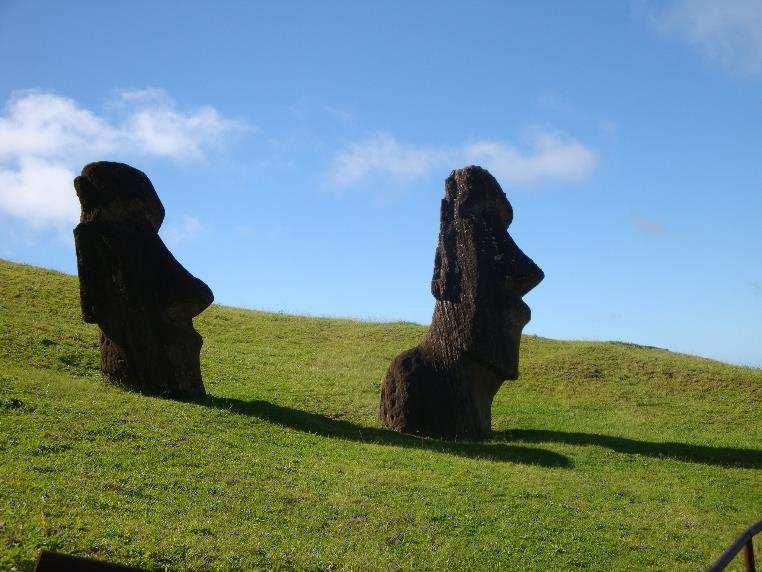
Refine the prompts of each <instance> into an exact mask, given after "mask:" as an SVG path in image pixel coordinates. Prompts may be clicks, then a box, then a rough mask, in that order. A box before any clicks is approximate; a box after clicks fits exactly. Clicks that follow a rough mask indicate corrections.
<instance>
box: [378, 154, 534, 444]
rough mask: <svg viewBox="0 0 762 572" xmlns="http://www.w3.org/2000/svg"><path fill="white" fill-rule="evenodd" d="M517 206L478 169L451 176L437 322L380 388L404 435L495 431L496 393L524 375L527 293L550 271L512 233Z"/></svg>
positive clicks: (387, 414) (438, 261)
mask: <svg viewBox="0 0 762 572" xmlns="http://www.w3.org/2000/svg"><path fill="white" fill-rule="evenodd" d="M512 220H513V209H512V208H511V205H510V203H509V202H508V199H506V197H505V193H503V191H502V189H501V188H500V185H498V183H497V181H496V180H495V178H494V177H493V176H492V175H490V174H489V172H487V171H486V170H485V169H482V168H480V167H474V166H472V167H466V168H464V169H459V170H456V171H453V172H452V174H451V175H450V177H448V179H447V181H446V182H445V197H444V199H443V200H442V206H441V222H440V224H441V226H440V230H439V243H438V245H437V252H436V258H435V261H434V276H433V278H432V281H431V291H432V293H433V295H434V297H435V298H436V306H435V309H434V316H433V318H432V323H431V327H430V328H429V331H428V333H427V335H426V337H425V338H424V340H423V341H422V342H421V343H420V344H419V345H418V346H416V347H414V348H412V349H410V350H407V351H405V352H403V353H401V354H399V355H398V356H397V357H395V358H394V359H393V360H392V362H391V364H390V365H389V370H388V372H387V374H386V378H385V379H384V381H383V384H382V387H381V406H380V409H379V419H380V420H381V422H382V423H384V424H385V425H387V426H389V427H391V428H393V429H396V430H398V431H402V432H404V433H415V434H420V435H426V436H431V437H440V438H445V439H479V438H482V437H486V436H487V435H489V433H490V424H491V409H492V400H493V398H494V396H495V394H496V393H497V390H498V389H499V388H500V386H501V385H502V383H503V381H504V380H506V379H516V378H517V377H518V362H519V341H520V339H521V330H522V329H523V327H524V326H525V325H526V323H527V322H528V321H529V317H530V311H529V307H528V306H527V305H526V304H525V303H524V302H523V301H522V299H521V298H522V297H523V296H524V295H525V294H526V293H527V292H529V291H530V290H531V289H532V288H534V287H535V286H536V285H537V284H539V282H540V281H541V280H542V279H543V277H544V275H543V273H542V270H540V268H539V267H538V266H537V265H536V264H535V263H534V262H533V261H532V260H531V259H530V258H529V257H528V256H526V255H525V254H524V253H523V252H522V251H521V249H519V247H518V246H516V243H515V242H513V239H512V238H511V237H510V235H509V234H508V232H507V228H508V226H509V225H510V224H511V221H512Z"/></svg>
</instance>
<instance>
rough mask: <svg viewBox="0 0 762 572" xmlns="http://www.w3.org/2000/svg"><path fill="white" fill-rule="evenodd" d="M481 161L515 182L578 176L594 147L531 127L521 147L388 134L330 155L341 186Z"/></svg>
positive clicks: (588, 166)
mask: <svg viewBox="0 0 762 572" xmlns="http://www.w3.org/2000/svg"><path fill="white" fill-rule="evenodd" d="M471 163H475V164H479V165H481V166H482V167H484V168H486V169H489V170H490V171H491V172H492V173H493V174H494V175H495V176H496V177H497V178H499V179H501V180H505V181H507V182H509V183H513V184H516V185H532V184H538V183H545V182H570V181H580V180H582V179H584V178H585V177H587V176H588V175H589V174H590V173H591V172H592V171H593V170H594V169H595V167H596V165H597V163H598V156H597V155H596V153H595V152H594V151H592V150H591V149H589V148H587V147H586V146H585V145H583V144H582V143H580V142H579V141H577V140H576V139H574V138H572V137H569V136H567V135H564V134H561V133H557V132H552V131H548V130H545V129H534V130H532V131H531V132H530V134H529V136H528V137H527V140H526V142H525V145H524V146H518V145H516V144H513V143H509V142H506V141H500V140H481V141H475V142H470V143H464V144H462V145H460V146H457V147H442V146H433V145H414V144H410V143H405V142H402V141H399V140H398V139H397V138H395V137H393V136H392V135H390V134H388V133H377V134H375V135H372V136H370V137H367V138H364V139H361V140H359V141H355V142H353V143H350V144H349V145H347V146H346V147H345V148H344V149H342V150H341V151H339V152H338V153H337V154H336V156H335V157H334V159H333V162H332V164H331V169H330V180H331V182H332V184H333V185H334V186H335V187H338V188H344V187H348V186H351V185H355V184H359V183H362V182H363V181H364V180H366V179H369V178H372V177H374V176H379V175H380V176H385V177H388V178H389V179H391V180H392V181H393V182H397V183H404V182H410V181H412V180H415V179H419V178H421V177H423V176H425V175H428V174H430V173H431V171H432V170H434V169H448V168H450V169H451V168H453V167H460V166H463V165H465V164H471Z"/></svg>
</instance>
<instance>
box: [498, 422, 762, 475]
mask: <svg viewBox="0 0 762 572" xmlns="http://www.w3.org/2000/svg"><path fill="white" fill-rule="evenodd" d="M494 437H495V438H497V439H500V440H504V441H513V442H520V443H562V444H564V445H582V446H585V445H594V446H598V447H605V448H607V449H611V450H612V451H616V452H618V453H626V454H630V455H641V456H645V457H653V458H657V459H659V458H666V459H675V460H678V461H684V462H688V463H699V464H703V465H714V466H718V467H742V468H750V469H760V468H762V451H760V450H757V449H742V448H735V447H710V446H707V445H690V444H688V443H676V442H656V441H641V440H639V439H628V438H626V437H614V436H612V435H601V434H598V433H577V432H571V431H570V432H567V431H550V430H546V429H513V430H507V431H499V432H495V434H494Z"/></svg>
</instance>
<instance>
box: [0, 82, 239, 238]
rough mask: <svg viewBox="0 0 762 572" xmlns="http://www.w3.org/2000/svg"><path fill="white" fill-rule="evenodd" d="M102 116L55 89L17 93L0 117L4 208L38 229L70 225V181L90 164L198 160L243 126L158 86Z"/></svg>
mask: <svg viewBox="0 0 762 572" xmlns="http://www.w3.org/2000/svg"><path fill="white" fill-rule="evenodd" d="M108 107H109V109H110V111H109V112H108V113H103V114H98V113H96V112H94V111H91V110H89V109H86V108H84V107H82V106H80V105H79V104H77V102H75V101H74V100H72V99H69V98H66V97H62V96H60V95H58V94H55V93H45V92H20V93H15V94H13V95H12V96H11V98H10V100H9V101H8V102H7V104H6V106H5V110H4V113H3V114H2V115H0V211H2V212H4V213H6V214H8V215H11V216H12V217H15V218H17V219H20V220H21V221H23V222H26V223H28V224H30V225H32V226H34V227H41V226H46V225H52V226H59V227H64V226H69V225H71V223H72V222H74V221H75V220H76V217H77V213H78V212H79V208H78V204H77V201H76V197H75V194H74V189H73V186H72V179H73V178H74V176H75V173H76V172H78V171H79V170H80V169H81V167H82V166H83V165H84V164H85V163H88V162H90V161H96V160H102V159H109V158H110V157H109V155H112V156H113V155H118V156H119V157H122V158H124V157H127V158H131V157H137V158H141V157H158V158H166V159H172V160H178V161H185V160H198V159H202V158H203V157H205V155H206V153H207V152H208V151H209V150H210V149H212V148H215V147H217V146H219V145H221V144H222V143H223V142H224V141H225V139H226V138H227V137H228V136H229V135H231V134H234V133H236V132H240V131H242V130H244V129H245V128H246V126H245V125H244V124H243V123H241V122H239V121H235V120H231V119H228V118H225V117H223V116H222V115H221V114H220V113H219V112H218V111H217V110H216V109H214V108H212V107H209V106H204V107H200V108H198V109H192V110H183V109H180V108H179V106H178V105H177V103H176V102H175V101H174V100H173V99H172V98H171V97H170V96H169V94H167V93H166V92H165V91H163V90H160V89H157V88H148V89H143V90H126V91H121V92H118V93H117V97H116V101H115V102H112V104H111V105H109V106H108Z"/></svg>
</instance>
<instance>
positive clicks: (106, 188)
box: [74, 161, 164, 232]
mask: <svg viewBox="0 0 762 572" xmlns="http://www.w3.org/2000/svg"><path fill="white" fill-rule="evenodd" d="M74 189H75V190H76V191H77V197H78V198H79V202H80V204H81V205H82V215H81V217H80V222H92V221H99V222H113V223H117V224H123V225H128V226H133V227H137V228H140V227H143V226H145V225H146V224H147V225H148V226H149V227H150V229H151V230H153V232H158V231H159V227H160V226H161V223H162V221H163V220H164V206H163V205H162V204H161V201H160V200H159V196H158V195H157V194H156V191H155V190H154V188H153V185H152V184H151V181H150V180H149V179H148V177H147V176H146V175H145V173H143V172H142V171H139V170H137V169H135V168H134V167H130V166H129V165H125V164H123V163H111V162H108V161H100V162H97V163H90V164H89V165H86V166H85V168H84V169H82V174H81V175H80V176H79V177H77V178H76V179H74Z"/></svg>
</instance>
